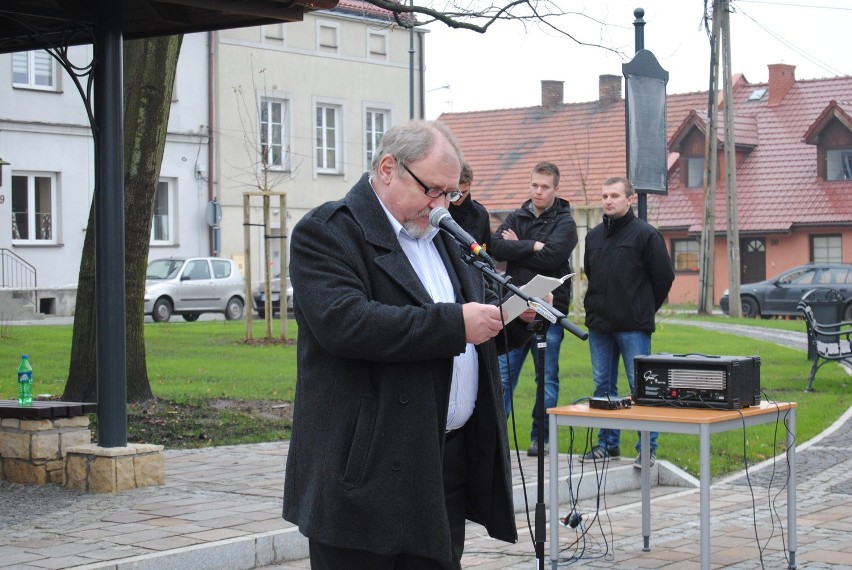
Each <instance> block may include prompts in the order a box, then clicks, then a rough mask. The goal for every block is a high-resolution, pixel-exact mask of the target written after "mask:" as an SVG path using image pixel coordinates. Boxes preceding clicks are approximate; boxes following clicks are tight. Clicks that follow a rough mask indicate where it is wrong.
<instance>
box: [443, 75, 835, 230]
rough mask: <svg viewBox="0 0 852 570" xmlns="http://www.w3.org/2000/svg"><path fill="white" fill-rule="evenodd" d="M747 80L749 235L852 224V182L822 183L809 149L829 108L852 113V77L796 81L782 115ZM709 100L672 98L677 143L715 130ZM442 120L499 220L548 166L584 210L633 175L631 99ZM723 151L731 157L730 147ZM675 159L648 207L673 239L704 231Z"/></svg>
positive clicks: (740, 127) (740, 110)
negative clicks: (680, 137)
mask: <svg viewBox="0 0 852 570" xmlns="http://www.w3.org/2000/svg"><path fill="white" fill-rule="evenodd" d="M737 79H738V81H737V82H736V84H735V87H734V89H733V100H734V113H735V119H734V131H735V138H736V142H737V145H738V146H740V145H744V146H746V147H753V148H751V150H749V151H748V155H747V157H746V159H745V160H744V161H743V162H742V163H741V164H739V165H738V166H737V171H736V181H737V194H738V208H737V211H738V224H739V227H740V231H745V232H749V231H755V232H756V231H761V232H767V231H768V232H773V231H787V230H789V229H790V227H791V226H792V225H795V224H838V223H840V224H850V223H852V181H843V182H824V181H820V180H818V179H817V177H816V153H817V147H816V146H814V145H809V144H806V143H805V142H804V137H805V135H806V133H808V131H809V128H811V127H812V126H813V124H814V123H815V122H816V121H817V120H818V119H819V118H820V116H821V114H822V113H823V112H824V111H825V110H826V107H827V106H828V105H829V102H831V101H844V102H846V103H845V104H844V105H845V110H846V111H848V110H849V108H850V104H849V101H850V100H852V77H839V78H832V79H819V80H807V81H801V80H800V81H796V82H795V83H794V84H793V86H792V87H791V88H790V90H789V92H788V93H787V95H786V96H785V97H784V99H783V100H782V101H781V103H780V104H779V105H777V106H775V107H770V106H769V104H768V100H769V98H768V95H764V97H762V98H761V99H760V100H757V101H749V100H748V98H749V96H750V95H751V94H752V93H753V92H754V91H755V89H756V88H762V87H766V88H768V85H767V84H765V83H764V84H749V83H748V82H747V81H746V80H745V78H743V77H741V76H737ZM707 100H708V97H707V92H697V93H686V94H673V95H668V96H667V98H666V101H667V104H666V121H667V140H669V141H671V140H672V137H673V136H674V135H675V133H676V132H678V131H679V130H680V129H681V127H683V124H684V122H685V121H687V120H689V119H690V118H692V119H696V120H698V119H699V118H700V121H701V122H702V123H703V122H705V121H706V117H707ZM720 108H721V103H720ZM720 119H721V116H720ZM439 120H441V121H443V122H444V123H446V124H447V125H448V126H449V127H450V128H451V129H452V130H453V132H454V133H455V134H456V136H457V137H458V139H459V142H460V143H461V147H462V150H463V152H464V155H465V158H466V159H467V160H468V162H469V163H470V164H471V167H472V168H473V172H474V182H473V189H472V193H473V195H474V196H475V198H476V199H477V200H478V201H480V202H482V203H483V204H484V205H485V206H486V208H488V210H489V211H491V212H492V213H498V212H505V211H511V210H514V209H515V208H517V207H518V206H519V205H520V204H521V203H523V202H524V201H525V200H526V199H527V192H528V185H529V177H530V170H531V168H532V167H533V165H534V164H535V163H537V162H539V161H542V160H549V161H551V162H554V163H556V164H557V165H558V166H559V168H560V170H561V171H562V179H561V181H560V194H561V196H562V197H563V198H566V199H568V200H569V201H570V202H571V204H572V206H574V207H578V206H582V205H586V204H589V205H593V206H598V205H599V203H600V201H599V198H598V196H599V194H598V193H599V190H600V185H601V183H602V182H603V181H604V180H605V179H606V178H608V177H610V176H623V175H624V174H625V172H626V170H627V168H626V158H625V152H626V151H625V117H624V101H623V100H619V101H616V102H612V103H610V104H608V105H607V104H602V103H601V102H598V101H592V102H588V103H569V104H562V105H556V106H555V107H551V108H543V107H540V106H537V107H526V108H517V109H501V110H493V111H477V112H469V113H445V114H443V115H441V116H440V117H439ZM720 124H721V123H720ZM720 132H721V129H720ZM719 136H720V137H721V138H724V135H723V134H720V135H719ZM719 150H720V152H723V146H722V145H720V147H719ZM672 154H676V153H672ZM675 159H676V157H675V156H671V155H670V156H669V166H670V167H671V169H670V172H669V193H668V194H667V195H650V196H649V198H648V217H649V220H650V221H651V222H652V223H654V224H655V225H657V226H658V227H660V228H661V229H663V230H665V229H672V230H674V229H690V230H691V231H700V227H701V223H702V218H703V210H704V199H703V190H702V189H700V188H694V189H693V188H686V189H684V188H680V168H679V163H677V161H676V160H675ZM724 183H725V181H724V179H723V180H721V181H720V183H719V184H718V187H717V195H716V229H717V231H724V229H725V224H726V216H725V186H724Z"/></svg>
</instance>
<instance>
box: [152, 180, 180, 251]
mask: <svg viewBox="0 0 852 570" xmlns="http://www.w3.org/2000/svg"><path fill="white" fill-rule="evenodd" d="M173 185H174V184H173V181H164V180H160V181H159V182H157V195H156V196H154V217H153V219H152V220H151V244H152V245H166V244H172V243H174V241H175V240H174V235H175V230H174V223H175V221H176V220H177V216H176V215H174V210H175V208H174V194H175V192H174V189H173Z"/></svg>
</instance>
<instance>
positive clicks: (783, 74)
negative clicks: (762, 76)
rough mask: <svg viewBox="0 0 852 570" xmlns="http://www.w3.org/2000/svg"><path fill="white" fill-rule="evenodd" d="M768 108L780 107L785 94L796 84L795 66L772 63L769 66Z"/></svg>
mask: <svg viewBox="0 0 852 570" xmlns="http://www.w3.org/2000/svg"><path fill="white" fill-rule="evenodd" d="M767 67H769V106H770V107H775V106H776V105H780V104H781V101H782V100H783V99H784V97H785V96H786V95H787V92H788V91H789V90H790V88H791V87H792V86H793V84H794V83H796V66H795V65H789V64H786V63H773V64H770V65H769V66H767Z"/></svg>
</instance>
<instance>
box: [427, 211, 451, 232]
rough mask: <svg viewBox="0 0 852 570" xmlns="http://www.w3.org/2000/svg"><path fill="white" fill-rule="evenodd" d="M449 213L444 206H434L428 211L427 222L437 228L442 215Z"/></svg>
mask: <svg viewBox="0 0 852 570" xmlns="http://www.w3.org/2000/svg"><path fill="white" fill-rule="evenodd" d="M449 215H450V212H449V210H447V209H446V208H435V209H433V210H432V211H431V212H429V223H430V224H432V227H435V228H438V227H440V224H441V220H442V219H444V216H449Z"/></svg>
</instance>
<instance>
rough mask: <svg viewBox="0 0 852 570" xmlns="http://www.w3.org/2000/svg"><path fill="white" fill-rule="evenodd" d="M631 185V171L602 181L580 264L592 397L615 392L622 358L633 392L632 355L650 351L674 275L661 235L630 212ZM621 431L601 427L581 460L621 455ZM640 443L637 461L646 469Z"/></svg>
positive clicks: (654, 436) (652, 444)
mask: <svg viewBox="0 0 852 570" xmlns="http://www.w3.org/2000/svg"><path fill="white" fill-rule="evenodd" d="M635 195H636V194H635V192H634V190H633V185H632V184H631V183H630V181H629V180H627V179H626V178H608V179H607V180H606V181H605V182H604V183H603V189H602V191H601V197H602V201H603V210H604V216H603V222H602V223H601V224H599V225H597V226H595V227H594V228H592V230H591V231H590V232H589V233H588V234H586V253H585V256H584V259H583V268H584V271H585V272H586V277H587V278H588V280H589V286H588V289H587V290H586V296H585V298H584V303H585V307H586V326H587V327H588V328H589V355H590V357H591V361H592V378H593V379H594V382H595V397H598V398H613V399H615V398H616V397H617V396H618V359H619V356H620V357H621V359H622V360H623V361H624V372H625V373H626V375H627V382H628V384H629V385H630V392H631V393H632V392H633V388H634V386H633V359H634V358H635V357H637V356H641V355H646V354H651V334H652V333H653V332H654V329H655V328H656V325H655V320H654V319H655V317H654V315H655V314H656V313H657V311H658V310H660V307H662V306H663V302H664V301H665V300H666V297H667V296H668V294H669V291H670V290H671V287H672V283H673V282H674V278H675V275H674V269H673V268H672V260H671V257H669V252H668V250H666V242H665V240H664V239H663V236H662V234H660V232H659V231H657V229H656V228H654V227H653V226H651V225H650V224H648V222H646V221H645V220H643V219H641V218H637V217H636V215H635V214H634V213H633V207H632V206H633V204H632V202H633V197H634V196H635ZM620 434H621V432H620V431H619V430H617V429H601V430H599V431H598V443H597V445H595V446H594V447H593V448H592V449H591V450H590V451H589V452H588V453H587V454H585V455H584V456H583V457H582V460H583V461H609V460H610V459H621V448H620V446H619V444H620ZM657 435H658V434H657V432H651V433H650V438H649V447H650V448H651V465H653V464H654V462H655V461H656V458H657ZM639 447H640V442H638V441H637V442H636V451H637V457H636V461H635V462H634V463H633V465H634V466H635V467H637V468H641V466H642V465H641V462H640V461H639V456H638V452H639Z"/></svg>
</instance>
